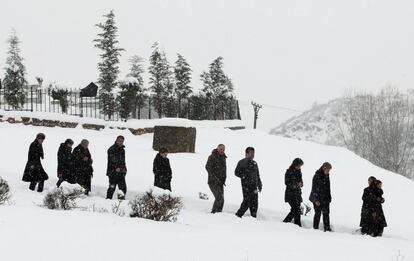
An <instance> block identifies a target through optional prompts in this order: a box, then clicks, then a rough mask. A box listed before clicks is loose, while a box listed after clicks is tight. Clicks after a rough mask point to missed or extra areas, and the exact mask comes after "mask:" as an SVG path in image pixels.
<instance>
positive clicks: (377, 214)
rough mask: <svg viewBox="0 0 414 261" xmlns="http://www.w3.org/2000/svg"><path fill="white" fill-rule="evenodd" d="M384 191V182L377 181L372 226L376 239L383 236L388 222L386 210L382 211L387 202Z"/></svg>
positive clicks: (372, 233) (372, 232)
mask: <svg viewBox="0 0 414 261" xmlns="http://www.w3.org/2000/svg"><path fill="white" fill-rule="evenodd" d="M383 194H384V191H383V190H382V182H381V181H380V180H378V179H377V180H376V181H375V200H374V202H373V204H372V208H373V209H372V211H373V212H372V214H371V215H372V218H373V222H372V226H371V235H372V236H374V237H377V236H379V237H380V236H382V234H383V232H384V228H385V227H386V226H387V221H386V219H385V215H384V210H383V209H382V204H383V203H384V202H385V199H384V198H383V197H382V195H383Z"/></svg>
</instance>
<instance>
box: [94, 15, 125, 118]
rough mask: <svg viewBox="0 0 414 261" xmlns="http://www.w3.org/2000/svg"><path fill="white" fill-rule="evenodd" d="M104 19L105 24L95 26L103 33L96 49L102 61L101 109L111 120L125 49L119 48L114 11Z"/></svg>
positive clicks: (100, 67) (96, 42) (98, 39)
mask: <svg viewBox="0 0 414 261" xmlns="http://www.w3.org/2000/svg"><path fill="white" fill-rule="evenodd" d="M104 17H105V18H106V21H105V22H104V23H99V24H96V25H95V26H96V27H98V28H99V29H101V30H102V31H101V33H99V34H98V35H97V38H96V39H95V40H94V42H95V47H97V48H98V49H100V50H101V54H100V57H101V61H100V62H99V63H98V70H99V79H98V84H99V101H100V108H101V111H102V113H103V114H104V115H106V116H108V118H109V119H111V118H112V116H113V114H114V113H115V111H116V103H115V98H114V93H113V90H114V88H115V87H116V85H117V79H118V74H119V66H118V64H119V57H120V56H121V51H123V50H124V49H123V48H119V47H118V43H119V41H118V40H117V36H118V35H117V32H118V27H117V26H116V24H115V14H114V11H113V10H111V11H110V12H109V14H106V15H104Z"/></svg>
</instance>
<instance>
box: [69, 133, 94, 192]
mask: <svg viewBox="0 0 414 261" xmlns="http://www.w3.org/2000/svg"><path fill="white" fill-rule="evenodd" d="M88 147H89V141H88V140H85V139H84V140H82V141H81V143H80V144H79V145H78V146H76V148H75V149H74V150H73V156H74V157H75V172H76V177H77V182H78V184H79V185H81V186H82V187H83V188H84V189H85V194H86V195H88V194H89V192H90V191H91V180H92V177H93V167H92V163H93V160H92V156H91V153H90V152H89V149H88Z"/></svg>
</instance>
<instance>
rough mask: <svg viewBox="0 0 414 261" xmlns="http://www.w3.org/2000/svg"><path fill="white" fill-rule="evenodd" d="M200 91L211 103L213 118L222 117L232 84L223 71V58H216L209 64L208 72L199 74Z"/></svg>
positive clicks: (231, 92)
mask: <svg viewBox="0 0 414 261" xmlns="http://www.w3.org/2000/svg"><path fill="white" fill-rule="evenodd" d="M201 80H202V82H203V89H202V92H203V93H204V94H205V96H206V98H207V100H208V102H209V103H210V104H211V106H212V107H211V109H210V111H211V114H212V115H213V119H214V120H217V119H219V118H221V119H224V117H225V116H224V113H225V107H226V104H227V103H228V99H229V98H230V97H232V96H233V84H232V82H231V80H230V78H229V77H228V76H227V75H226V74H225V73H224V71H223V58H222V57H218V58H216V59H215V60H214V61H213V62H212V63H211V64H210V66H209V70H208V72H203V73H202V74H201Z"/></svg>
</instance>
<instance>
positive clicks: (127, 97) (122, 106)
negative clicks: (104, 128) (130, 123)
mask: <svg viewBox="0 0 414 261" xmlns="http://www.w3.org/2000/svg"><path fill="white" fill-rule="evenodd" d="M119 89H120V91H119V93H118V97H117V98H116V101H117V105H118V108H119V116H120V117H121V119H123V120H125V121H127V120H128V119H129V117H130V116H131V112H132V111H133V110H134V108H135V99H136V91H137V89H138V83H137V82H135V81H134V82H122V83H121V84H120V85H119Z"/></svg>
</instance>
